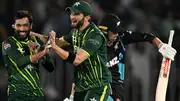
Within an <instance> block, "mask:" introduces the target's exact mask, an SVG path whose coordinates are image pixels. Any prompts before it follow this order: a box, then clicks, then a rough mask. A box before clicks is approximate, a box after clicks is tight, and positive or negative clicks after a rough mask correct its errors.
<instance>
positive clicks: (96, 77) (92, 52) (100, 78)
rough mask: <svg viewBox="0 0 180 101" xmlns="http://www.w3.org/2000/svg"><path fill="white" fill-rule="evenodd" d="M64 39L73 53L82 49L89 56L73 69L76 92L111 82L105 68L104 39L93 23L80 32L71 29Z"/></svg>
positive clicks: (105, 50) (105, 51)
mask: <svg viewBox="0 0 180 101" xmlns="http://www.w3.org/2000/svg"><path fill="white" fill-rule="evenodd" d="M64 39H65V40H66V41H67V42H69V43H71V44H72V45H73V48H74V53H76V52H77V51H78V50H79V49H82V50H84V51H85V52H86V53H87V54H88V55H89V57H88V59H86V60H85V61H83V62H82V63H81V64H80V65H78V66H77V67H76V68H75V84H76V91H83V90H88V89H90V88H95V87H102V86H104V85H106V84H108V83H109V82H110V81H111V74H110V72H109V70H108V68H107V67H106V63H107V49H106V38H105V37H104V35H103V34H102V32H101V31H100V30H99V29H98V27H97V26H96V25H95V24H94V23H91V24H90V25H88V26H87V27H86V28H85V29H84V30H83V31H82V32H78V30H77V29H72V30H71V32H70V34H68V35H67V36H64Z"/></svg>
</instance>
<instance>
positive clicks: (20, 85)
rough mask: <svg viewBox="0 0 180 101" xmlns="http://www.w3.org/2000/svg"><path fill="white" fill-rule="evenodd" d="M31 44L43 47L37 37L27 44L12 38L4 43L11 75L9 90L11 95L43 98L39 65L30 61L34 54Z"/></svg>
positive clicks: (5, 57) (6, 65)
mask: <svg viewBox="0 0 180 101" xmlns="http://www.w3.org/2000/svg"><path fill="white" fill-rule="evenodd" d="M29 42H38V43H39V44H41V45H42V42H41V41H40V39H38V38H35V37H31V38H30V40H28V41H27V42H21V41H18V40H17V39H16V38H15V37H14V36H12V37H9V38H8V39H7V40H5V41H4V42H3V43H2V52H3V59H4V63H5V67H6V70H7V72H8V75H9V78H8V90H9V91H10V92H9V93H11V92H17V93H18V94H23V95H30V96H43V93H42V88H41V87H40V78H39V68H38V64H37V63H36V64H33V63H31V60H30V56H31V55H32V52H31V50H30V49H29V47H28V43H29ZM51 62H52V61H51ZM49 68H53V67H49Z"/></svg>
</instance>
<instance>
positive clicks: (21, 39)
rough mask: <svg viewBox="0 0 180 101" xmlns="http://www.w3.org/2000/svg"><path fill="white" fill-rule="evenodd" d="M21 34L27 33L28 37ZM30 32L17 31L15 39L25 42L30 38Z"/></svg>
mask: <svg viewBox="0 0 180 101" xmlns="http://www.w3.org/2000/svg"><path fill="white" fill-rule="evenodd" d="M21 32H25V33H26V36H25V37H23V36H21V35H20V34H19V33H21ZM29 34H30V30H29V31H15V37H16V38H17V39H18V40H20V41H25V40H26V39H27V38H29V37H30V35H29Z"/></svg>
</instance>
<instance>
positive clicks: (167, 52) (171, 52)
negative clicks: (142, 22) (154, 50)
mask: <svg viewBox="0 0 180 101" xmlns="http://www.w3.org/2000/svg"><path fill="white" fill-rule="evenodd" d="M159 52H160V53H161V54H162V56H163V57H165V58H169V59H170V60H172V61H174V56H175V55H176V53H177V51H176V50H175V49H174V48H173V47H171V46H169V45H168V44H166V43H161V44H160V45H159Z"/></svg>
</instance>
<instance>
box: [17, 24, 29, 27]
mask: <svg viewBox="0 0 180 101" xmlns="http://www.w3.org/2000/svg"><path fill="white" fill-rule="evenodd" d="M15 26H16V27H29V26H30V24H29V23H26V24H19V23H18V24H15Z"/></svg>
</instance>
